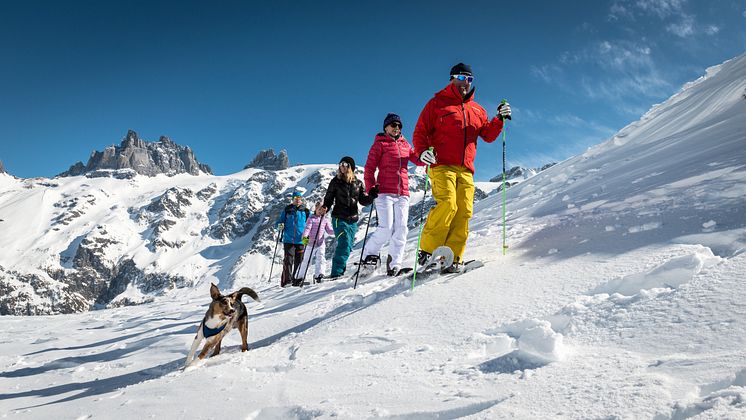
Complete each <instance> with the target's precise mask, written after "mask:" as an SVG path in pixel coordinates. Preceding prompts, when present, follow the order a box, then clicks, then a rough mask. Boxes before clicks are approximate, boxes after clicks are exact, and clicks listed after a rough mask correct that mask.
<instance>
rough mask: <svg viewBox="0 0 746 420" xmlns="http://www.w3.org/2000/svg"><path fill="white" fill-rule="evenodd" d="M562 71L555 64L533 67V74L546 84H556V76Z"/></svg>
mask: <svg viewBox="0 0 746 420" xmlns="http://www.w3.org/2000/svg"><path fill="white" fill-rule="evenodd" d="M561 71H562V70H561V69H560V68H559V67H558V66H557V65H554V64H545V65H543V66H538V67H537V66H531V74H532V75H534V76H535V77H537V78H539V79H541V80H543V81H544V82H546V83H549V84H552V83H555V81H556V80H555V79H556V76H557V75H558V74H559V73H561Z"/></svg>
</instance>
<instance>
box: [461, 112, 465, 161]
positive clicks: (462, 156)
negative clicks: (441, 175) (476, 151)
mask: <svg viewBox="0 0 746 420" xmlns="http://www.w3.org/2000/svg"><path fill="white" fill-rule="evenodd" d="M461 114H462V115H463V117H464V153H463V154H462V155H461V166H466V110H465V109H464V101H463V99H462V100H461Z"/></svg>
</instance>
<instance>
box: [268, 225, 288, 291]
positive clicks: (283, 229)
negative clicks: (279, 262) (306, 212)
mask: <svg viewBox="0 0 746 420" xmlns="http://www.w3.org/2000/svg"><path fill="white" fill-rule="evenodd" d="M283 233H285V224H283V225H282V229H277V240H276V241H275V251H274V252H273V253H272V265H271V266H270V268H269V278H268V279H267V283H272V270H273V269H274V268H275V257H276V256H277V245H278V244H279V243H280V238H281V237H282V234H283Z"/></svg>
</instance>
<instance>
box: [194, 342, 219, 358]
mask: <svg viewBox="0 0 746 420" xmlns="http://www.w3.org/2000/svg"><path fill="white" fill-rule="evenodd" d="M214 345H215V339H214V337H210V338H208V339H207V342H206V343H205V346H204V347H202V351H201V352H199V356H197V357H199V358H200V360H201V359H204V358H205V356H207V353H208V352H209V351H210V349H212V347H213V346H214Z"/></svg>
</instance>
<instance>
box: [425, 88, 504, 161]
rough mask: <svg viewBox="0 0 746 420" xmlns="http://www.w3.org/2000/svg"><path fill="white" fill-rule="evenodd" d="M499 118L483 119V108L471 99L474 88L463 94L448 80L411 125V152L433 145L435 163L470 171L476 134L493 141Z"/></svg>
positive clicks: (499, 123) (474, 153) (485, 116)
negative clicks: (462, 96)
mask: <svg viewBox="0 0 746 420" xmlns="http://www.w3.org/2000/svg"><path fill="white" fill-rule="evenodd" d="M502 128H503V122H502V121H501V120H500V119H499V118H497V117H495V118H493V119H492V120H488V119H487V111H485V110H484V108H482V106H481V105H479V104H478V103H476V102H475V101H474V89H472V91H471V92H469V95H467V97H466V98H463V99H462V98H461V93H460V92H459V91H458V89H457V88H456V86H455V85H453V84H449V85H448V86H446V87H445V89H443V90H441V91H440V92H438V93H436V94H435V97H433V98H432V99H430V101H428V103H427V105H425V108H424V109H423V110H422V113H421V114H420V118H419V119H418V120H417V125H416V126H415V128H414V135H413V139H414V149H415V154H416V155H417V156H420V154H422V152H424V151H425V149H427V148H428V147H430V146H432V147H433V148H435V156H436V158H437V160H438V163H437V164H436V165H433V166H437V165H460V166H465V167H467V168H468V169H469V170H470V171H471V173H472V174H473V173H474V156H476V154H477V137H478V136H480V137H482V138H483V139H484V141H486V142H487V143H492V142H493V141H495V139H496V138H497V136H498V135H500V131H502Z"/></svg>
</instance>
